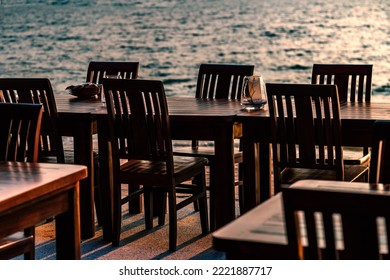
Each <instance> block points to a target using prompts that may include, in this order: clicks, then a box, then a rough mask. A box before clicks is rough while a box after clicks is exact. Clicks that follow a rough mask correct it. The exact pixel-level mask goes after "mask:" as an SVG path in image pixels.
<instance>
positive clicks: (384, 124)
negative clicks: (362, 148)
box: [370, 121, 390, 184]
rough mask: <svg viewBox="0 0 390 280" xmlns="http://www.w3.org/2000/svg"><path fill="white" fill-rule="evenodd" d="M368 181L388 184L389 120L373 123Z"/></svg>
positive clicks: (389, 158) (389, 169)
mask: <svg viewBox="0 0 390 280" xmlns="http://www.w3.org/2000/svg"><path fill="white" fill-rule="evenodd" d="M372 138H373V141H372V150H371V162H370V183H383V184H390V121H376V122H375V124H374V131H373V137H372Z"/></svg>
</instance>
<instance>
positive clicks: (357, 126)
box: [236, 102, 390, 210]
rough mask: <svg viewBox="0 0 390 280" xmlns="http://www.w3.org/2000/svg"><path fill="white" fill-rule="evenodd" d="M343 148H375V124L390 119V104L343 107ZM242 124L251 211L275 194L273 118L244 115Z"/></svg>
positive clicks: (262, 114) (264, 114) (266, 114)
mask: <svg viewBox="0 0 390 280" xmlns="http://www.w3.org/2000/svg"><path fill="white" fill-rule="evenodd" d="M340 116H341V128H342V145H343V146H351V147H363V146H371V144H372V135H373V127H374V122H375V121H376V120H390V102H389V103H374V102H363V103H360V102H354V103H352V102H348V103H346V104H344V105H342V106H341V107H340ZM236 120H237V121H239V122H241V123H242V133H243V137H242V139H243V157H244V160H243V165H244V168H243V170H244V174H243V176H244V185H245V188H244V191H246V192H249V193H248V194H246V195H245V197H247V198H248V199H247V200H246V203H245V207H247V208H246V209H247V210H249V209H251V208H253V207H255V206H256V205H258V204H259V203H260V202H263V201H265V200H267V199H268V198H269V197H270V196H271V195H273V184H272V182H271V180H270V179H271V168H270V143H271V133H270V119H269V112H268V111H267V110H263V111H257V112H251V113H248V112H240V113H239V114H238V115H237V116H236Z"/></svg>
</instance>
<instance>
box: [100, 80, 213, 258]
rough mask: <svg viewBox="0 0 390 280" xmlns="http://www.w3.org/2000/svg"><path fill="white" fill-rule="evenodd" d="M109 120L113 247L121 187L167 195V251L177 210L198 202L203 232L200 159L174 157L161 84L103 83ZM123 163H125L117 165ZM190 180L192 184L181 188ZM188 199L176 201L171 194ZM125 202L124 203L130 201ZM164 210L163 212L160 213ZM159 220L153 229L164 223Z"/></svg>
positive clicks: (148, 215)
mask: <svg viewBox="0 0 390 280" xmlns="http://www.w3.org/2000/svg"><path fill="white" fill-rule="evenodd" d="M103 88H104V94H105V97H106V102H107V111H108V118H109V132H110V143H111V147H112V153H111V158H112V164H113V179H114V185H113V209H114V210H113V242H112V243H113V245H114V246H118V245H119V241H120V232H121V221H122V207H121V206H122V204H123V203H124V202H125V201H123V200H122V195H121V192H122V190H121V184H123V183H124V184H133V185H142V186H143V187H142V188H141V189H138V190H134V191H133V192H132V193H129V194H128V196H129V197H130V198H131V196H135V195H139V194H141V193H144V196H145V200H147V198H150V194H149V192H151V191H153V190H154V189H157V190H160V191H161V192H164V193H165V192H166V193H168V209H169V211H168V212H169V250H171V251H175V250H176V243H177V211H178V210H180V209H181V208H183V207H184V206H186V205H188V204H190V203H193V202H195V201H196V202H198V204H199V211H200V219H201V227H202V233H203V234H207V233H208V232H209V225H208V208H207V199H206V183H205V165H206V164H207V159H206V158H201V157H174V156H173V152H172V140H171V131H170V121H169V115H168V105H167V101H166V96H165V90H164V86H163V84H162V82H161V81H151V80H125V79H103ZM121 159H125V160H126V163H123V162H122V163H121ZM191 178H194V180H193V182H194V184H183V183H184V182H186V181H188V180H189V179H191ZM177 193H185V194H188V195H189V196H188V197H187V198H185V199H182V200H181V201H180V202H178V201H177V198H176V194H177ZM130 198H128V199H130ZM146 204H149V206H146V207H145V216H146V227H147V228H149V229H150V228H151V227H152V226H153V223H152V220H151V218H152V209H151V208H150V205H151V203H150V202H149V203H146ZM164 213H165V211H164V212H163V214H164ZM164 216H165V215H162V217H160V219H159V224H160V225H163V224H164V223H165V219H164Z"/></svg>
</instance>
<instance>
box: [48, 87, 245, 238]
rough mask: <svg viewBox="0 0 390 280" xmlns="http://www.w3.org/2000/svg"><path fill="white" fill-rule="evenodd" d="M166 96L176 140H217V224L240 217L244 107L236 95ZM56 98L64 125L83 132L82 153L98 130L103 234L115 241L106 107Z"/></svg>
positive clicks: (94, 101)
mask: <svg viewBox="0 0 390 280" xmlns="http://www.w3.org/2000/svg"><path fill="white" fill-rule="evenodd" d="M167 101H168V108H169V117H170V124H171V133H172V139H177V140H188V139H201V140H207V141H213V142H214V144H215V155H216V156H215V172H216V178H215V192H216V193H217V194H218V195H216V198H215V210H214V211H215V213H216V217H215V223H216V228H219V227H221V226H223V225H225V224H227V223H228V222H230V221H232V220H234V219H235V218H236V213H235V196H234V177H233V175H234V163H233V144H234V143H233V138H232V135H233V127H234V123H235V116H236V115H237V114H238V113H239V112H240V109H241V105H240V103H239V102H238V101H236V100H225V99H213V100H205V99H197V98H186V97H168V98H167ZM56 102H57V108H58V112H59V117H60V124H61V129H62V130H64V129H67V130H69V129H72V130H71V131H73V132H74V133H78V134H80V135H79V136H78V137H77V139H78V144H77V145H76V144H75V149H78V152H77V153H78V154H80V155H86V154H88V155H89V154H90V153H92V152H91V151H92V146H91V145H92V144H90V143H91V142H92V133H97V131H99V133H98V137H99V161H100V162H99V165H100V168H101V170H102V172H100V175H101V178H100V181H101V182H102V183H101V185H102V186H103V188H102V192H103V193H102V198H103V200H104V204H105V206H104V207H105V211H104V216H105V218H104V219H103V236H104V239H105V240H111V238H112V236H111V233H112V220H111V200H110V197H111V190H110V166H109V165H108V162H109V161H108V160H107V159H108V154H109V153H108V149H109V145H107V143H108V122H107V119H108V118H107V108H106V107H102V105H101V104H100V100H98V99H86V100H81V99H78V98H75V97H73V96H71V95H65V94H58V95H56ZM80 126H82V128H81V127H80ZM88 128H89V129H88ZM216 132H217V133H216ZM76 135H77V134H76ZM81 140H84V141H81ZM75 141H76V138H75ZM75 153H76V151H75ZM91 157H92V155H91Z"/></svg>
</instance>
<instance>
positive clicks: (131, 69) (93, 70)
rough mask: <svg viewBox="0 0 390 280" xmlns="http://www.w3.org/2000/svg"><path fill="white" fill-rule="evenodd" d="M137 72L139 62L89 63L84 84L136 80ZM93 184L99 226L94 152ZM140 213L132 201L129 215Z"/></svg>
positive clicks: (97, 186) (137, 205)
mask: <svg viewBox="0 0 390 280" xmlns="http://www.w3.org/2000/svg"><path fill="white" fill-rule="evenodd" d="M138 72H139V62H128V61H91V62H90V63H89V64H88V70H87V77H86V82H90V83H96V84H101V83H102V79H103V78H105V77H111V78H123V79H137V78H138ZM93 158H94V169H95V170H94V171H95V172H94V176H95V177H94V182H95V186H96V187H95V207H96V214H97V217H98V221H99V224H101V220H102V217H101V215H102V214H101V203H100V201H99V196H100V195H99V191H100V188H99V184H98V183H97V182H98V181H99V176H97V174H98V173H99V171H98V168H99V164H98V154H97V153H95V152H94V154H93ZM140 211H141V207H140V202H139V201H138V203H136V201H133V203H132V204H131V205H129V212H130V213H139V212H140Z"/></svg>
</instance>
